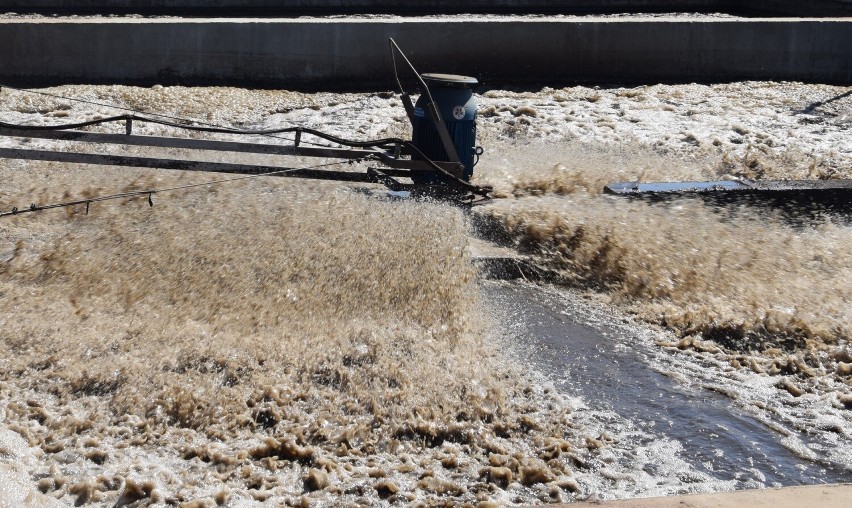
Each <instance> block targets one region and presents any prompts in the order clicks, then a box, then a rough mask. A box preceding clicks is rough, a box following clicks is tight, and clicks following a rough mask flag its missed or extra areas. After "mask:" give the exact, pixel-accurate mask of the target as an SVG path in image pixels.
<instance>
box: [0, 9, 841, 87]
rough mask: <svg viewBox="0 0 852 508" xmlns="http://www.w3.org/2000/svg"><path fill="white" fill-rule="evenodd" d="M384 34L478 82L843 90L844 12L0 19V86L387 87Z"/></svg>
mask: <svg viewBox="0 0 852 508" xmlns="http://www.w3.org/2000/svg"><path fill="white" fill-rule="evenodd" d="M388 37H393V38H394V39H396V41H397V42H398V43H399V44H400V46H401V47H402V48H403V50H405V51H407V52H408V56H409V57H410V58H411V60H412V61H413V62H414V64H415V65H416V66H417V68H418V70H420V71H421V72H444V73H452V74H462V75H469V76H475V77H477V78H479V79H480V82H484V83H485V84H486V85H487V86H492V85H493V84H495V83H496V84H498V86H505V85H532V86H538V87H541V86H545V85H547V86H567V85H574V84H589V83H591V84H619V85H637V84H653V83H685V82H686V83H689V82H702V83H718V82H730V81H767V80H772V81H804V82H818V83H826V84H837V85H849V84H852V44H849V41H850V40H852V19H843V20H838V19H824V18H811V19H805V20H803V19H786V18H785V19H781V20H779V19H763V20H757V21H754V20H723V19H713V20H707V21H704V20H701V21H696V20H691V19H688V18H687V19H670V20H659V19H653V18H652V19H647V20H644V21H643V20H618V21H613V20H609V19H599V20H576V19H546V18H545V19H542V18H534V19H527V18H509V19H505V20H500V21H491V20H479V21H478V20H476V18H475V17H473V18H469V19H468V18H460V19H455V18H453V19H452V21H447V20H444V19H438V20H435V19H422V18H421V19H399V20H396V19H390V20H388V19H376V20H371V19H355V20H328V19H325V20H323V19H302V20H289V19H288V20H268V19H259V20H254V19H225V18H220V19H217V20H197V19H196V20H183V19H162V20H160V19H158V20H148V19H135V20H126V19H113V20H108V21H106V22H104V21H101V20H86V19H80V20H58V19H57V20H30V21H25V22H16V21H15V20H9V21H4V22H0V46H2V47H3V48H4V54H5V58H4V62H3V65H2V66H0V83H7V84H9V85H12V86H45V85H58V84H68V83H90V84H116V83H121V84H136V85H143V86H146V85H153V84H162V85H187V86H189V85H198V86H211V85H212V86H223V85H235V86H250V87H258V88H273V89H281V88H288V89H295V90H375V89H381V90H389V89H391V88H394V83H395V82H394V78H393V73H392V64H391V61H390V55H389V51H388V42H387V40H388ZM403 77H404V78H405V77H406V76H403Z"/></svg>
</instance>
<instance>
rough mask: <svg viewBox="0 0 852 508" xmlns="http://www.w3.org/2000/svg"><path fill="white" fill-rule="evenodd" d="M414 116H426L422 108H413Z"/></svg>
mask: <svg viewBox="0 0 852 508" xmlns="http://www.w3.org/2000/svg"><path fill="white" fill-rule="evenodd" d="M414 116H426V112H425V111H423V108H414Z"/></svg>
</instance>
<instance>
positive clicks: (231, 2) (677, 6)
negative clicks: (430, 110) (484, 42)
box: [0, 0, 852, 16]
mask: <svg viewBox="0 0 852 508" xmlns="http://www.w3.org/2000/svg"><path fill="white" fill-rule="evenodd" d="M8 11H14V12H43V13H78V14H79V13H90V12H97V13H113V14H115V13H128V12H133V13H145V14H184V15H194V16H219V15H225V16H235V15H244V14H251V15H256V16H269V15H276V16H277V15H297V14H301V13H318V14H319V13H325V14H340V13H342V12H366V13H379V12H391V13H396V14H405V13H416V14H422V13H454V12H516V13H533V12H546V13H562V14H570V13H602V12H730V13H735V14H757V15H764V16H852V0H0V12H8Z"/></svg>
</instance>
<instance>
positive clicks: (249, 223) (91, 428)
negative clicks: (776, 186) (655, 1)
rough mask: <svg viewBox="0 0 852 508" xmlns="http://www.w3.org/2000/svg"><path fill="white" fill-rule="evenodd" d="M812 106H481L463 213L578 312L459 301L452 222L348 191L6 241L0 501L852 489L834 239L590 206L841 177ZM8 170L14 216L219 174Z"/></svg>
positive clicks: (301, 113)
mask: <svg viewBox="0 0 852 508" xmlns="http://www.w3.org/2000/svg"><path fill="white" fill-rule="evenodd" d="M53 92H59V93H61V94H66V95H73V96H76V97H82V98H85V99H87V100H91V101H97V102H111V103H118V104H120V105H123V106H126V107H132V108H136V109H143V110H149V111H154V112H158V113H167V114H171V115H177V116H189V117H194V118H196V119H200V120H204V121H205V122H209V123H222V124H239V125H245V126H252V127H271V126H282V125H285V124H286V125H289V124H293V123H295V124H300V125H307V126H312V127H321V128H322V129H323V130H326V131H328V132H330V133H332V134H337V135H344V136H348V137H364V138H372V137H379V136H385V135H397V134H403V135H404V134H405V131H406V127H405V121H406V120H405V115H404V113H403V112H402V109H401V107H400V104H399V102H398V101H397V100H396V99H394V98H393V97H392V96H390V95H389V94H381V95H355V94H352V95H332V94H317V95H305V94H296V93H290V92H272V91H248V90H239V89H187V88H180V87H172V88H162V87H154V88H151V89H138V88H130V87H63V88H61V89H54V90H53ZM832 94H834V95H838V90H837V89H835V88H832V87H823V86H818V85H813V86H812V85H796V84H781V85H776V84H771V83H770V84H732V85H719V86H716V87H700V86H698V85H689V86H683V87H663V86H659V87H642V88H639V89H617V90H609V91H607V90H593V89H588V88H583V87H577V88H570V89H564V90H542V91H541V92H535V93H532V92H531V93H522V94H518V93H508V92H499V91H492V92H488V93H487V94H486V95H485V96H483V97H481V100H482V102H483V110H482V119H481V120H482V121H481V130H480V132H481V133H482V135H483V136H482V137H483V140H484V141H483V144H485V145H486V148H488V149H489V157H490V159H488V158H486V159H484V160H483V163H482V164H481V167H478V168H477V169H478V176H477V178H479V179H480V181H481V182H487V183H492V184H494V185H495V188H496V190H497V194H498V196H499V199H498V200H496V202H495V203H494V204H492V205H489V206H488V207H483V208H481V209H480V210H479V211H478V212H477V213H479V214H482V215H485V216H488V217H489V220H490V221H491V222H492V224H493V225H494V226H495V229H496V230H499V231H500V232H501V234H502V237H503V238H504V239H505V240H506V241H508V242H510V243H511V244H512V245H514V246H515V247H516V248H517V249H519V250H521V251H523V252H524V253H526V254H528V255H529V256H530V257H531V258H532V259H533V262H535V263H537V264H539V265H540V266H541V267H542V268H543V269H546V270H549V271H551V272H553V273H556V274H558V275H559V276H560V277H561V278H562V279H563V281H565V282H567V283H569V284H570V285H572V286H573V287H574V288H575V289H572V290H571V291H568V290H558V289H553V288H549V289H548V288H545V289H541V288H535V287H529V286H526V285H511V284H509V285H504V284H503V283H491V282H481V281H478V280H477V277H476V273H475V270H474V268H473V265H472V263H471V255H470V252H469V249H468V234H469V231H468V229H469V225H468V224H467V221H466V218H465V216H464V214H462V213H461V212H460V211H459V210H457V209H454V208H451V207H447V206H444V205H440V204H436V203H421V202H395V203H389V202H384V201H381V200H376V199H372V198H370V197H369V196H367V195H363V194H359V193H356V192H352V190H351V189H349V188H348V187H346V186H342V185H338V184H329V183H307V182H293V181H285V180H271V179H270V180H265V179H258V180H251V181H243V182H240V183H235V184H231V185H228V186H215V187H210V188H205V189H204V190H201V191H197V192H196V191H192V192H190V191H184V192H181V193H177V194H173V195H168V196H166V195H163V196H156V198H157V199H156V203H155V205H154V207H153V208H151V207H148V205H147V204H145V203H144V202H142V203H140V202H138V201H127V202H114V203H109V204H100V205H95V206H93V207H92V209H91V210H90V213H89V215H86V214H85V209H84V208H72V209H68V210H67V211H66V212H62V211H58V212H44V213H39V214H32V215H26V216H17V217H14V218H11V219H8V220H5V221H3V222H2V223H0V327H1V328H0V343H2V347H3V349H4V351H5V352H6V354H5V355H4V356H3V358H2V359H0V412H2V415H3V428H2V433H0V462H2V464H0V481H2V487H3V492H4V493H5V494H6V498H7V499H13V501H11V504H12V505H14V504H15V501H14V499H19V500H22V499H24V498H26V497H27V496H29V498H30V499H37V500H38V501H40V502H43V503H45V504H49V502H50V501H51V500H54V501H57V502H58V503H61V504H73V503H80V504H82V503H94V504H100V505H115V504H128V505H133V504H135V505H144V504H147V503H150V502H155V501H159V502H166V503H180V502H184V501H193V500H194V501H197V502H198V504H199V505H212V504H216V503H230V504H233V505H237V506H243V505H245V506H248V505H252V504H259V503H262V502H274V503H281V502H284V503H288V504H293V505H305V504H323V503H324V504H337V503H341V502H343V503H350V504H359V503H360V504H364V503H368V504H378V503H385V504H395V503H410V502H422V503H424V504H435V505H440V504H457V503H460V502H470V503H476V502H482V503H485V505H487V504H488V503H498V504H507V503H508V504H510V503H528V502H533V501H537V500H541V501H554V500H570V499H584V498H613V497H630V496H640V495H652V494H670V493H675V492H698V491H709V490H720V489H733V488H740V487H748V486H763V485H767V486H768V485H775V484H785V485H786V484H793V483H800V482H823V481H838V480H844V479H846V480H848V479H849V469H850V467H852V453H851V452H850V436H852V416H850V410H849V408H850V407H852V393H850V391H851V390H850V375H852V351H850V349H849V346H848V340H849V337H850V321H852V319H850V314H849V312H850V308H852V305H849V303H850V300H852V295H850V292H852V287H850V286H852V284H850V283H849V281H850V280H852V274H851V273H850V270H852V267H850V264H849V261H848V260H849V259H850V248H852V233H850V230H849V228H848V227H846V226H844V225H843V224H838V223H836V222H835V221H833V220H832V219H831V218H830V217H825V218H820V220H819V221H817V222H816V223H814V224H813V225H811V226H807V227H800V226H797V227H791V226H789V225H787V224H785V223H784V221H783V220H775V219H773V218H771V217H770V218H769V219H766V218H765V217H761V218H760V220H755V219H754V217H753V216H751V215H750V214H749V212H748V211H747V210H737V211H736V213H729V212H725V211H724V210H721V211H720V210H708V209H707V208H706V207H704V206H703V205H701V204H700V203H692V202H684V203H681V204H676V205H673V206H669V207H654V206H650V205H647V204H644V203H636V202H633V203H631V202H627V201H619V200H617V199H615V198H607V197H604V196H601V195H600V188H602V185H603V184H604V183H609V182H610V181H616V180H632V179H637V178H644V179H665V178H671V179H700V178H717V177H719V176H724V175H726V174H730V175H733V176H740V177H751V178H754V177H757V178H760V177H767V178H769V177H772V178H784V177H803V176H810V177H814V178H830V177H836V176H845V177H849V176H850V175H849V174H848V167H849V166H848V161H849V160H850V158H852V156H850V148H849V146H848V136H846V137H844V132H845V129H848V121H847V120H846V119H847V118H848V115H846V113H845V109H844V108H848V105H847V103H848V99H843V100H837V101H827V99H829V98H831V97H832V96H833V95H832ZM817 103H819V104H825V106H819V107H816V108H810V109H808V107H809V105H814V104H817ZM0 104H2V108H3V114H4V115H5V116H4V117H3V118H4V119H6V120H11V121H15V122H28V123H36V124H39V123H40V124H50V123H55V122H63V121H72V120H79V119H85V118H90V117H91V116H92V115H95V114H99V115H104V116H105V115H108V114H113V113H114V112H115V111H113V110H110V109H109V108H105V107H103V108H102V107H97V106H93V105H91V104H89V105H86V106H83V107H82V108H81V107H80V106H79V105H77V104H75V103H72V102H71V101H67V100H57V99H52V98H46V97H43V96H26V95H23V94H19V93H17V92H12V91H8V90H4V91H3V94H2V95H0ZM766 104H771V105H772V106H773V108H774V110H772V111H767V110H766V108H764V107H763V106H764V105H766ZM844 115H845V116H844ZM659 118H665V121H657V120H655V119H659ZM719 118H725V119H726V120H725V121H724V122H723V123H720V122H719V121H718V119H719ZM802 119H803V120H805V121H803V122H800V121H799V120H802ZM815 122H816V123H820V128H821V129H822V131H823V132H822V134H812V133H811V130H810V127H808V126H811V125H813V124H814V123H815ZM699 126H703V127H702V128H703V129H704V130H702V128H699ZM140 129H141V130H140V132H145V133H150V134H169V133H168V132H167V129H165V128H162V127H140ZM145 129H147V130H145ZM539 139H544V140H545V142H544V143H539V142H538V141H537V140H539ZM844 140H846V141H844ZM265 141H267V142H280V140H269V139H266V140H265ZM2 142H3V143H9V144H16V143H20V141H14V140H3V141H2ZM31 145H36V146H42V145H44V146H48V145H49V144H48V143H44V142H34V143H32V144H31ZM56 147H58V148H60V149H69V150H70V149H78V148H75V147H72V146H70V145H61V144H60V145H56ZM661 152H664V153H661ZM177 155H180V156H188V155H187V154H177ZM248 162H251V161H248ZM0 176H2V178H3V181H4V186H3V188H2V189H0V209H4V210H5V209H9V208H11V207H12V206H19V207H20V206H28V205H29V203H31V202H36V203H44V202H53V201H58V200H63V199H68V198H70V197H77V196H95V195H99V194H103V193H113V192H115V191H121V190H133V189H141V188H149V187H167V186H173V185H176V184H183V183H198V182H202V181H205V179H207V178H208V177H206V176H205V175H188V174H175V173H171V172H167V171H155V170H142V171H128V170H123V169H116V168H94V167H82V166H70V165H61V164H50V163H26V164H24V163H20V162H13V161H3V162H2V164H0ZM578 299H589V300H591V301H592V303H589V304H588V305H584V304H582V303H578ZM603 308H611V309H610V310H609V311H603V310H601V309H603ZM596 309H597V310H596ZM622 320H626V321H627V322H624V323H623V322H622ZM767 429H769V430H767ZM15 496H17V497H15Z"/></svg>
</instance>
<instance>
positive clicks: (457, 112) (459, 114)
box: [453, 106, 464, 120]
mask: <svg viewBox="0 0 852 508" xmlns="http://www.w3.org/2000/svg"><path fill="white" fill-rule="evenodd" d="M453 118H455V119H456V120H461V119H463V118H464V106H456V107H454V108H453Z"/></svg>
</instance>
